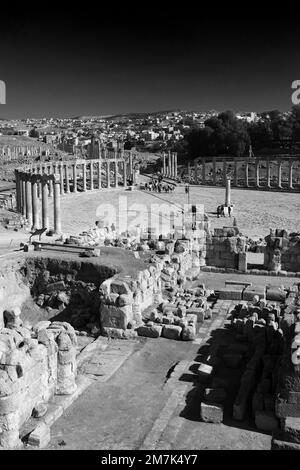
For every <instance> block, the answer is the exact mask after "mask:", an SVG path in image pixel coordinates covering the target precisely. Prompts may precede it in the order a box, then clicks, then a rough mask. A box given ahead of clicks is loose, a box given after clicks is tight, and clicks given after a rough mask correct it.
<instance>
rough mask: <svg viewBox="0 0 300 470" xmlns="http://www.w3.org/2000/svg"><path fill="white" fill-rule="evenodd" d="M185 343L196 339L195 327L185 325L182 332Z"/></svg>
mask: <svg viewBox="0 0 300 470" xmlns="http://www.w3.org/2000/svg"><path fill="white" fill-rule="evenodd" d="M181 339H182V340H183V341H193V340H194V339H196V328H195V326H193V325H184V326H183V328H182V331H181Z"/></svg>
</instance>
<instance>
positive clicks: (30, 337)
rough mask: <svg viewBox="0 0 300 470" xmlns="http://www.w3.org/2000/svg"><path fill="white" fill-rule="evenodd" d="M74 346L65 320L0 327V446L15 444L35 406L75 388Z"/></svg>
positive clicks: (72, 331) (11, 446) (75, 341)
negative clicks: (28, 326)
mask: <svg viewBox="0 0 300 470" xmlns="http://www.w3.org/2000/svg"><path fill="white" fill-rule="evenodd" d="M76 345H77V339H76V335H75V332H74V330H73V328H72V327H71V326H70V325H69V324H68V323H61V322H53V323H52V324H51V323H50V322H40V323H38V324H37V325H36V326H35V327H34V328H23V327H17V328H15V329H8V328H2V329H0V446H2V447H5V448H14V447H18V446H19V445H20V440H19V430H20V427H21V426H22V425H23V423H25V422H26V421H27V420H28V419H29V417H30V416H31V414H32V412H33V409H34V408H35V407H37V406H38V405H40V404H42V403H47V402H48V401H49V399H50V398H51V397H52V396H53V395H54V394H59V395H68V394H71V393H73V392H74V391H75V390H76V384H75V377H76V360H75V358H76Z"/></svg>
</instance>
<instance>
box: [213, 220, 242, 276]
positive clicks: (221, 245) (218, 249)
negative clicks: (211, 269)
mask: <svg viewBox="0 0 300 470" xmlns="http://www.w3.org/2000/svg"><path fill="white" fill-rule="evenodd" d="M245 247H246V239H245V237H244V236H242V235H240V233H239V229H238V228H237V227H223V228H215V229H214V232H213V233H208V234H207V235H206V264H207V265H208V266H216V267H219V268H222V267H224V268H231V269H238V268H239V254H240V253H244V252H245Z"/></svg>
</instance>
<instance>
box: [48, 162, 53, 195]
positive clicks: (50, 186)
mask: <svg viewBox="0 0 300 470" xmlns="http://www.w3.org/2000/svg"><path fill="white" fill-rule="evenodd" d="M48 174H49V175H51V166H49V167H48ZM48 181H49V197H52V196H53V179H52V178H49V179H48Z"/></svg>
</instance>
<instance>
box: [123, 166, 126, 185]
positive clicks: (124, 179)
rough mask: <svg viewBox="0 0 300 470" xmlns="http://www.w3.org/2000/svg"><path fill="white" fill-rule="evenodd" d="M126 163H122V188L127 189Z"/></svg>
mask: <svg viewBox="0 0 300 470" xmlns="http://www.w3.org/2000/svg"><path fill="white" fill-rule="evenodd" d="M126 164H127V163H126V161H125V160H124V161H123V181H124V188H127V168H126Z"/></svg>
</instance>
